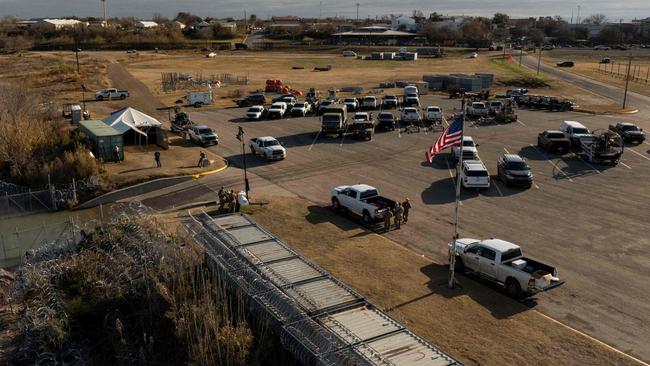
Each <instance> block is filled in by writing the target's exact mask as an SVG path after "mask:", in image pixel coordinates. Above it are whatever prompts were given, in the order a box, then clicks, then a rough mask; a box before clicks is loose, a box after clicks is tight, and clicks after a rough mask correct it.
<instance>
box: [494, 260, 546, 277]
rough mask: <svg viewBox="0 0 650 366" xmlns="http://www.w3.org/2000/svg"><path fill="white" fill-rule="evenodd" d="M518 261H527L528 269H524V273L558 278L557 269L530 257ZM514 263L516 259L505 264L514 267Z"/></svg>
mask: <svg viewBox="0 0 650 366" xmlns="http://www.w3.org/2000/svg"><path fill="white" fill-rule="evenodd" d="M516 259H521V260H524V261H526V267H524V269H523V271H524V272H526V273H530V274H538V275H544V274H551V275H552V276H557V270H556V269H555V267H551V266H549V265H547V264H544V263H540V262H538V261H536V260H534V259H530V258H528V257H519V258H516ZM513 261H514V259H513V260H511V261H509V262H505V263H504V264H506V265H509V266H512V262H513Z"/></svg>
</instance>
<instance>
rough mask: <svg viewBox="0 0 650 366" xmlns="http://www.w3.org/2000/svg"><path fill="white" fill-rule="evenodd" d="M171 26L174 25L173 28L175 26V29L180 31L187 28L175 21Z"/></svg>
mask: <svg viewBox="0 0 650 366" xmlns="http://www.w3.org/2000/svg"><path fill="white" fill-rule="evenodd" d="M173 24H174V26H176V27H177V28H179V29H181V30H183V29H185V28H187V26H186V25H185V24H183V23H181V22H179V21H178V20H177V21H175V22H174V23H173Z"/></svg>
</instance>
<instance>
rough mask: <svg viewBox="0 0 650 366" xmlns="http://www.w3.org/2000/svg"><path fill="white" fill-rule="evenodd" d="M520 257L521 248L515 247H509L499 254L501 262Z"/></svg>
mask: <svg viewBox="0 0 650 366" xmlns="http://www.w3.org/2000/svg"><path fill="white" fill-rule="evenodd" d="M519 257H521V249H519V248H516V249H510V250H508V251H506V252H504V253H503V254H501V262H507V261H509V260H511V259H515V258H519Z"/></svg>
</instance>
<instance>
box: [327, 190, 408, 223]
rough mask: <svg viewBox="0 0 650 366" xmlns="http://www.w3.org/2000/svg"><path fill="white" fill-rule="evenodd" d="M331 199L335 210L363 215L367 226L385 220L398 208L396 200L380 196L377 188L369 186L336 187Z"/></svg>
mask: <svg viewBox="0 0 650 366" xmlns="http://www.w3.org/2000/svg"><path fill="white" fill-rule="evenodd" d="M330 198H331V201H332V207H334V209H335V210H337V211H341V210H347V211H350V212H352V213H355V214H357V215H361V217H362V218H363V222H365V223H366V224H370V223H372V222H375V221H379V220H381V219H383V218H384V215H385V214H386V212H388V210H392V209H393V208H395V206H396V203H395V201H394V200H391V199H389V198H386V197H382V196H380V195H379V192H378V191H377V188H375V187H372V186H369V185H367V184H355V185H351V186H338V187H334V188H332V191H331V194H330Z"/></svg>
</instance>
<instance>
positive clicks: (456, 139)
mask: <svg viewBox="0 0 650 366" xmlns="http://www.w3.org/2000/svg"><path fill="white" fill-rule="evenodd" d="M462 136H463V116H462V115H458V116H456V117H455V118H454V121H453V122H452V123H451V124H450V125H449V127H447V129H446V130H445V132H443V133H442V135H440V136H439V137H438V139H437V140H436V143H435V144H433V146H431V148H430V149H429V150H427V152H426V154H425V156H426V158H427V161H428V162H429V163H431V162H432V161H433V157H434V156H436V154H437V153H439V152H441V151H442V150H444V149H446V148H448V147H451V146H460V140H461V139H462Z"/></svg>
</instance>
